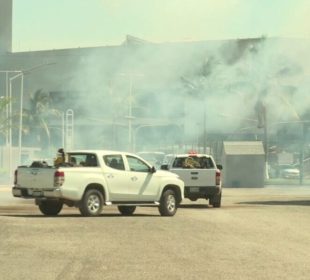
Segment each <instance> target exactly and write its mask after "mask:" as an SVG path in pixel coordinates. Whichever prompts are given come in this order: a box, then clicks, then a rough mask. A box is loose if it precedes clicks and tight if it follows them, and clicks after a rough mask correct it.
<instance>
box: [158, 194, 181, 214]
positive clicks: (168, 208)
mask: <svg viewBox="0 0 310 280" xmlns="http://www.w3.org/2000/svg"><path fill="white" fill-rule="evenodd" d="M158 210H159V213H160V215H161V216H174V214H175V213H176V212H177V200H176V195H175V192H174V191H173V190H166V191H165V192H164V193H163V194H162V197H161V199H160V205H159V207H158Z"/></svg>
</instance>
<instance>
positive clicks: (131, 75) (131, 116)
mask: <svg viewBox="0 0 310 280" xmlns="http://www.w3.org/2000/svg"><path fill="white" fill-rule="evenodd" d="M119 75H120V76H128V77H129V100H128V101H129V102H128V116H126V117H125V118H127V119H128V143H129V150H130V151H133V149H134V148H133V139H132V138H133V136H132V121H133V119H135V117H134V116H133V115H132V101H133V96H132V88H133V77H143V76H144V75H143V74H137V73H132V72H130V73H120V74H119Z"/></svg>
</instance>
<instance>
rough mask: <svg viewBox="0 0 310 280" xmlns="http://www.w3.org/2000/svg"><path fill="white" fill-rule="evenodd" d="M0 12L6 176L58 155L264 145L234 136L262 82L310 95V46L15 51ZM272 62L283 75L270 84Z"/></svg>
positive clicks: (7, 14) (223, 43)
mask: <svg viewBox="0 0 310 280" xmlns="http://www.w3.org/2000/svg"><path fill="white" fill-rule="evenodd" d="M0 5H1V8H0V57H1V59H0V71H1V72H0V96H1V97H3V98H4V97H6V98H10V100H11V102H10V105H8V107H7V108H6V110H4V112H3V114H5V115H6V116H7V117H10V120H9V121H10V122H11V125H10V128H9V129H8V130H6V131H2V137H0V146H1V147H2V148H1V150H2V153H1V155H2V156H1V165H2V168H3V169H5V170H7V169H8V160H7V158H8V157H9V158H11V160H10V162H11V163H10V164H9V165H11V166H16V165H17V164H21V163H24V162H26V161H27V159H29V158H33V157H35V156H40V157H44V156H46V157H51V156H52V155H53V153H54V152H55V151H56V149H57V148H58V147H65V148H66V149H71V148H106V149H124V150H131V151H142V150H148V149H149V150H150V149H152V150H154V149H157V150H162V151H165V152H177V151H179V150H180V151H181V150H182V152H183V151H184V150H186V149H196V150H197V149H198V150H199V149H202V150H203V149H204V150H206V148H207V146H208V149H209V148H210V145H211V144H210V143H211V142H212V143H213V146H212V147H211V152H214V151H215V150H214V147H218V146H220V145H218V142H221V141H223V140H225V139H227V138H228V140H231V139H233V138H234V137H236V136H238V135H239V136H240V134H242V137H245V136H246V135H250V136H249V137H247V138H246V139H240V137H238V139H236V140H263V133H264V131H263V130H262V129H261V128H258V127H257V125H254V128H252V129H250V130H247V131H246V132H247V133H248V134H245V133H243V132H244V131H242V130H238V129H239V128H240V127H241V128H242V126H245V125H248V123H247V120H246V118H248V116H249V115H251V116H252V118H253V119H255V120H256V112H255V110H254V107H255V104H256V102H257V99H258V97H259V96H262V95H263V92H264V90H265V91H266V89H270V83H269V81H268V83H267V82H266V84H265V81H266V80H267V78H266V76H268V75H269V76H270V75H273V74H274V73H273V72H272V70H275V71H276V72H275V71H274V72H275V73H276V74H277V75H276V76H274V77H276V79H274V80H276V82H277V85H278V86H280V87H281V88H282V89H285V92H286V94H287V95H288V96H293V95H294V94H295V92H296V91H297V86H299V85H302V86H303V88H305V87H306V85H305V84H303V83H304V81H305V76H306V75H308V74H307V73H308V72H307V71H308V69H309V66H310V65H307V63H308V62H307V61H304V60H300V59H299V56H301V55H303V54H304V52H306V50H308V48H307V46H308V45H310V44H309V41H307V40H302V39H300V40H299V39H296V40H289V39H279V38H277V39H276V38H270V39H269V38H265V37H261V38H249V39H236V40H220V41H203V42H178V43H161V44H159V43H152V42H148V41H145V40H142V39H139V38H136V37H133V36H130V35H128V36H127V37H126V38H124V42H123V44H121V45H118V46H102V47H90V48H72V49H60V50H44V51H29V52H12V13H13V10H12V0H2V1H1V3H0ZM266 49H268V50H269V51H268V52H265V50H266ZM270 53H271V54H272V55H275V54H276V56H270V57H275V61H274V63H273V66H275V65H276V63H278V64H277V66H278V69H270V71H269V72H268V73H267V75H265V73H262V71H263V69H266V65H265V64H266V61H269V59H270V57H267V58H266V54H268V55H270ZM278 56H283V57H284V56H285V57H286V56H287V57H288V59H287V60H282V59H281V57H278ZM279 61H280V62H279ZM281 71H282V72H281ZM254 79H256V80H254ZM297 83H301V84H298V85H297ZM240 105H241V107H240ZM223 113H225V114H226V115H227V116H228V119H223V118H222V117H221V116H220V114H223ZM274 113H278V114H280V113H281V112H275V111H274ZM21 116H22V117H21ZM234 116H235V117H237V118H236V119H235V118H234ZM238 118H239V119H238ZM288 119H289V117H288ZM240 120H242V121H240ZM252 126H253V125H252ZM240 131H242V133H240ZM228 134H229V135H228ZM214 135H222V136H223V135H225V137H224V139H223V137H222V138H221V137H217V138H216V137H215V136H214ZM227 135H228V136H227ZM212 137H213V138H212ZM252 138H253V139H252ZM292 141H294V140H292ZM216 153H217V154H218V155H219V156H220V155H221V151H220V149H219V151H216ZM216 157H217V156H216ZM217 158H218V157H217Z"/></svg>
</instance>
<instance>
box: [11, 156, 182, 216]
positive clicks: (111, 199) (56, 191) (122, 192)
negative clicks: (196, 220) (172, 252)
mask: <svg viewBox="0 0 310 280" xmlns="http://www.w3.org/2000/svg"><path fill="white" fill-rule="evenodd" d="M14 181H15V182H14V187H13V189H12V193H13V196H14V197H20V198H33V199H35V202H36V204H37V205H38V206H39V209H40V211H41V212H42V213H43V214H44V215H49V216H50V215H52V216H54V215H57V214H58V213H59V212H60V211H61V210H62V207H63V205H64V204H66V205H68V206H75V207H78V208H79V210H80V212H81V214H82V215H83V216H97V215H100V213H101V211H102V208H103V205H112V204H115V205H117V206H118V210H119V211H120V213H121V214H123V215H132V214H133V213H134V211H135V209H136V206H139V205H157V206H158V209H159V212H160V214H161V215H162V216H173V215H174V214H175V213H176V211H177V207H178V205H179V204H180V203H181V201H182V199H183V198H184V182H183V181H182V180H180V178H179V176H178V175H176V174H174V173H171V172H167V171H162V170H156V169H155V168H154V167H152V166H151V165H150V164H149V163H148V162H146V161H145V160H143V159H142V158H141V157H139V156H137V155H134V154H131V153H126V152H117V151H101V150H80V151H78V150H77V151H72V152H69V153H67V154H66V163H65V164H63V165H62V166H59V167H54V166H48V165H42V166H41V165H40V162H34V163H33V164H32V165H31V166H20V167H18V169H17V170H16V171H15V180H14Z"/></svg>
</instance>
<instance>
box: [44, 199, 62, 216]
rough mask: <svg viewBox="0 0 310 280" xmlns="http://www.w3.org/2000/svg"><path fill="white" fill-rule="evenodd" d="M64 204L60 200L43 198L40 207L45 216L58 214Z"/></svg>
mask: <svg viewBox="0 0 310 280" xmlns="http://www.w3.org/2000/svg"><path fill="white" fill-rule="evenodd" d="M62 206H63V203H62V202H61V201H58V200H43V201H41V202H40V204H39V209H40V211H41V213H42V214H44V215H45V216H57V215H58V214H59V212H60V211H61V209H62Z"/></svg>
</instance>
